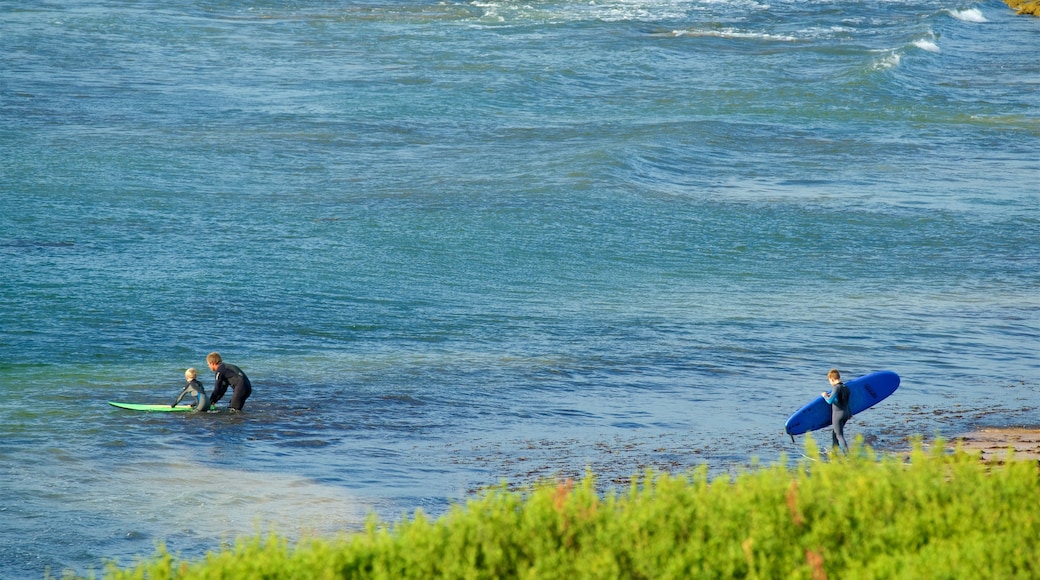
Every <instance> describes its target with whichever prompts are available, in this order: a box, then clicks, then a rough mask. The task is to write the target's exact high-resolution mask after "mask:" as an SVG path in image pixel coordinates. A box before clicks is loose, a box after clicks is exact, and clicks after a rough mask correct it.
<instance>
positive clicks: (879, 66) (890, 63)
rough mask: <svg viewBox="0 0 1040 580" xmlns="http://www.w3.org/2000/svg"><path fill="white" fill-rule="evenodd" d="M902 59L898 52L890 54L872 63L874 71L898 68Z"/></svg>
mask: <svg viewBox="0 0 1040 580" xmlns="http://www.w3.org/2000/svg"><path fill="white" fill-rule="evenodd" d="M901 60H902V57H901V56H900V55H899V53H898V52H890V53H888V54H886V55H885V56H884V57H882V58H879V59H878V60H876V61H875V62H874V70H885V69H890V68H895V67H897V66H899V62H900V61H901Z"/></svg>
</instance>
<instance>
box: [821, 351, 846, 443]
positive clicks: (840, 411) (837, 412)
mask: <svg viewBox="0 0 1040 580" xmlns="http://www.w3.org/2000/svg"><path fill="white" fill-rule="evenodd" d="M827 380H828V381H829V382H830V383H831V390H830V391H825V392H823V393H820V394H821V395H823V399H824V400H825V401H827V403H829V404H830V406H831V440H832V446H833V447H838V448H840V449H841V450H842V452H844V453H845V454H848V452H849V444H848V443H846V442H845V422H846V421H848V420H849V417H851V416H852V413H849V388H848V387H847V386H845V383H843V382H841V373H840V372H838V369H831V370H830V372H829V373H827Z"/></svg>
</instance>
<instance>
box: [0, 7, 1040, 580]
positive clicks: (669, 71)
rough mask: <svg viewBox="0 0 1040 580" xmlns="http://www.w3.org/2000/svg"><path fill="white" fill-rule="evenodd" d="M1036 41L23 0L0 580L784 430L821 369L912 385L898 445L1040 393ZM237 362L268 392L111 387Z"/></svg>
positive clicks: (695, 452) (355, 517)
mask: <svg viewBox="0 0 1040 580" xmlns="http://www.w3.org/2000/svg"><path fill="white" fill-rule="evenodd" d="M1037 46H1040V19H1036V18H1029V17H1022V16H1017V15H1015V14H1014V13H1013V12H1012V11H1010V10H1009V9H1008V8H1007V7H1006V6H1005V5H1004V4H1003V3H1001V2H997V1H990V2H982V3H980V2H950V1H939V0H875V1H842V2H836V1H827V0H821V1H813V2H807V1H802V2H795V1H792V0H783V1H779V2H762V1H755V0H689V1H685V0H683V1H680V0H593V1H589V0H581V1H575V0H561V1H542V0H537V1H534V2H530V1H522V2H520V1H513V0H508V1H505V0H477V1H473V2H454V1H450V0H448V1H427V2H395V1H387V0H359V1H335V2H333V1H325V2H319V1H314V2H308V1H299V2H268V1H255V2H245V1H230V0H228V1H224V0H210V1H206V2H181V1H178V0H172V1H170V0H167V1H164V2H152V1H141V2H101V1H94V2H91V1H77V2H23V1H13V2H6V3H4V4H3V5H2V6H0V271H2V274H0V393H2V395H3V396H2V397H0V576H2V577H4V578H41V577H43V576H44V575H45V574H51V575H55V576H57V575H60V574H62V573H64V572H66V571H73V572H76V573H90V572H91V571H101V570H102V569H103V567H104V565H105V564H106V563H107V562H118V563H120V564H123V565H129V564H131V563H133V562H134V561H135V560H136V559H137V558H140V557H146V556H148V555H150V554H152V553H153V552H154V550H155V548H156V546H157V545H159V544H160V543H163V544H165V545H166V546H167V548H168V549H169V550H170V551H171V552H173V553H175V554H179V555H180V556H182V557H185V558H191V559H197V558H201V557H202V556H203V555H204V554H205V553H206V551H207V550H214V549H219V548H220V547H221V546H225V545H228V544H230V543H233V542H234V540H235V538H236V537H240V536H242V535H246V534H251V533H254V532H256V531H258V530H275V531H278V532H280V533H282V534H284V535H286V536H288V537H290V538H293V539H295V538H299V537H303V536H307V535H315V534H317V535H333V534H336V533H339V532H344V531H346V532H349V531H352V530H357V529H359V528H361V527H362V526H363V524H364V521H365V518H366V517H368V516H369V515H370V514H375V515H377V516H378V517H380V518H382V519H384V520H391V521H392V520H395V519H398V518H400V517H402V516H406V515H409V514H412V513H413V512H414V511H415V510H416V509H422V510H423V511H424V512H426V513H429V514H433V515H437V514H440V513H443V511H444V510H445V509H446V508H447V507H448V506H449V505H451V504H452V503H453V502H460V501H465V499H466V498H467V497H469V496H470V495H471V494H473V493H475V492H476V491H477V490H479V489H480V488H482V487H484V486H487V485H493V484H497V483H499V482H500V481H505V482H507V483H508V484H510V485H514V486H523V485H526V484H528V483H531V482H533V481H536V480H538V479H541V478H552V477H570V476H580V475H582V474H584V473H585V471H586V469H589V470H591V471H592V472H594V473H595V474H596V475H597V477H598V481H599V482H600V485H601V486H602V487H603V488H604V491H605V492H609V490H610V489H611V488H612V487H615V488H616V487H623V486H625V485H626V482H627V481H628V478H629V477H630V476H632V475H633V474H636V473H639V472H641V471H642V470H644V469H646V468H649V467H652V468H656V469H663V470H669V471H681V470H684V469H687V468H689V467H692V466H696V465H701V464H707V465H708V466H709V468H710V469H711V471H712V472H713V473H716V474H725V473H727V472H730V471H732V470H735V469H742V468H745V467H746V466H749V465H751V464H753V463H754V462H756V461H759V462H775V461H780V460H782V458H786V460H794V459H796V458H797V457H798V454H799V452H800V450H801V441H800V440H799V441H798V443H792V442H791V441H790V440H789V439H787V438H786V436H785V435H784V434H783V424H784V421H785V420H786V418H787V416H788V415H789V414H790V413H791V412H793V411H794V410H795V409H797V408H798V407H799V406H801V405H802V404H804V403H805V402H807V401H808V400H809V399H810V398H811V397H812V396H813V395H814V394H815V393H818V392H819V391H820V390H822V389H823V388H824V387H825V386H826V380H825V375H826V372H827V370H829V369H830V368H831V367H837V368H840V369H842V370H843V371H844V373H845V376H846V377H854V376H857V375H859V374H864V373H867V372H870V371H873V370H879V369H891V370H894V371H896V372H898V373H899V374H900V375H901V376H902V380H903V382H902V386H901V387H900V389H899V391H897V392H896V394H895V395H893V397H892V398H890V399H889V400H887V401H885V402H884V403H882V404H881V405H879V406H878V407H876V408H875V409H874V410H871V411H869V412H867V413H864V414H862V415H860V416H857V417H856V418H855V419H854V420H853V421H852V422H851V423H850V424H849V426H848V428H847V433H848V434H849V435H851V436H862V437H863V438H864V439H865V440H866V441H867V442H868V443H870V444H872V445H875V446H876V447H878V448H881V449H885V450H894V451H895V450H900V449H903V448H905V447H906V446H907V445H908V443H907V442H908V440H909V438H911V437H912V436H914V435H915V434H920V435H923V436H925V437H932V436H934V435H936V434H941V435H946V436H952V435H956V434H958V433H961V432H963V431H965V430H967V429H970V428H973V427H978V426H982V425H1011V424H1016V425H1018V424H1028V425H1036V424H1038V423H1040V396H1038V393H1037V389H1038V387H1040V360H1038V356H1037V355H1038V352H1040V274H1038V273H1040V157H1038V155H1037V152H1038V151H1040V69H1038V67H1037V64H1036V58H1035V53H1036V51H1035V48H1036V47H1037ZM214 350H216V351H220V352H221V353H222V354H223V356H224V358H225V360H227V361H229V362H233V363H235V364H238V365H239V366H241V367H242V368H243V369H244V370H245V371H246V372H247V373H248V374H249V376H250V377H251V379H252V382H253V384H254V393H253V395H252V397H251V398H250V399H249V401H248V402H247V404H246V408H245V412H243V413H241V414H229V413H227V412H226V411H222V412H219V413H211V414H206V415H201V416H189V415H181V414H175V415H171V414H146V413H134V412H130V411H122V410H119V409H116V408H114V407H110V406H109V405H107V404H106V403H107V401H114V400H122V401H131V402H155V403H163V402H172V400H173V399H174V398H175V397H176V395H177V394H178V392H179V391H180V388H181V387H182V385H183V379H182V376H183V372H184V369H185V368H187V367H196V368H199V369H200V371H203V372H200V374H201V375H202V380H203V382H204V384H205V385H206V386H207V388H209V387H210V386H211V384H212V381H211V380H210V379H209V375H208V372H205V370H206V366H205V360H204V359H205V356H206V354H207V353H208V352H210V351H214ZM226 401H227V398H225V400H224V401H222V404H221V405H220V406H221V407H222V408H223V407H224V405H225V404H226ZM818 440H820V441H824V442H825V441H826V438H825V437H822V436H820V437H818Z"/></svg>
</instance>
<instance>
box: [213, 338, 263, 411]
mask: <svg viewBox="0 0 1040 580" xmlns="http://www.w3.org/2000/svg"><path fill="white" fill-rule="evenodd" d="M206 364H208V365H209V370H211V371H213V372H214V373H215V374H214V383H213V392H212V393H210V403H211V404H212V405H213V406H216V405H217V401H219V400H220V398H221V397H223V396H224V392H225V391H227V388H228V386H230V387H231V402H230V403H228V409H232V410H235V411H241V410H242V406H243V405H245V404H246V399H248V398H249V395H250V394H252V392H253V385H252V384H250V382H249V377H247V376H246V374H245V373H244V372H242V369H240V368H238V367H237V366H235V365H233V364H229V363H226V362H224V361H223V360H221V358H220V353H218V352H211V353H209V354H208V355H207V356H206Z"/></svg>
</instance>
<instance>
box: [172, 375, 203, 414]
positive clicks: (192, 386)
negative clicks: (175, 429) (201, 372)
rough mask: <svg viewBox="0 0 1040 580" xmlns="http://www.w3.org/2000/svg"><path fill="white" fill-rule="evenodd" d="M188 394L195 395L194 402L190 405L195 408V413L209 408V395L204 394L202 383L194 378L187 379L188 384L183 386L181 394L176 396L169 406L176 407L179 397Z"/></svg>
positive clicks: (179, 400) (181, 397)
mask: <svg viewBox="0 0 1040 580" xmlns="http://www.w3.org/2000/svg"><path fill="white" fill-rule="evenodd" d="M188 394H191V396H193V397H195V402H194V403H193V404H192V405H191V407H192V408H193V409H195V411H194V412H195V413H198V412H201V411H208V410H209V397H208V396H206V389H204V388H202V383H200V382H199V381H197V380H195V379H192V380H190V381H188V385H187V386H186V387H184V390H183V391H181V394H180V395H178V396H177V400H176V401H174V402H173V404H172V405H170V406H171V407H176V406H177V403H180V402H181V399H183V398H184V397H185V396H186V395H188Z"/></svg>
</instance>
